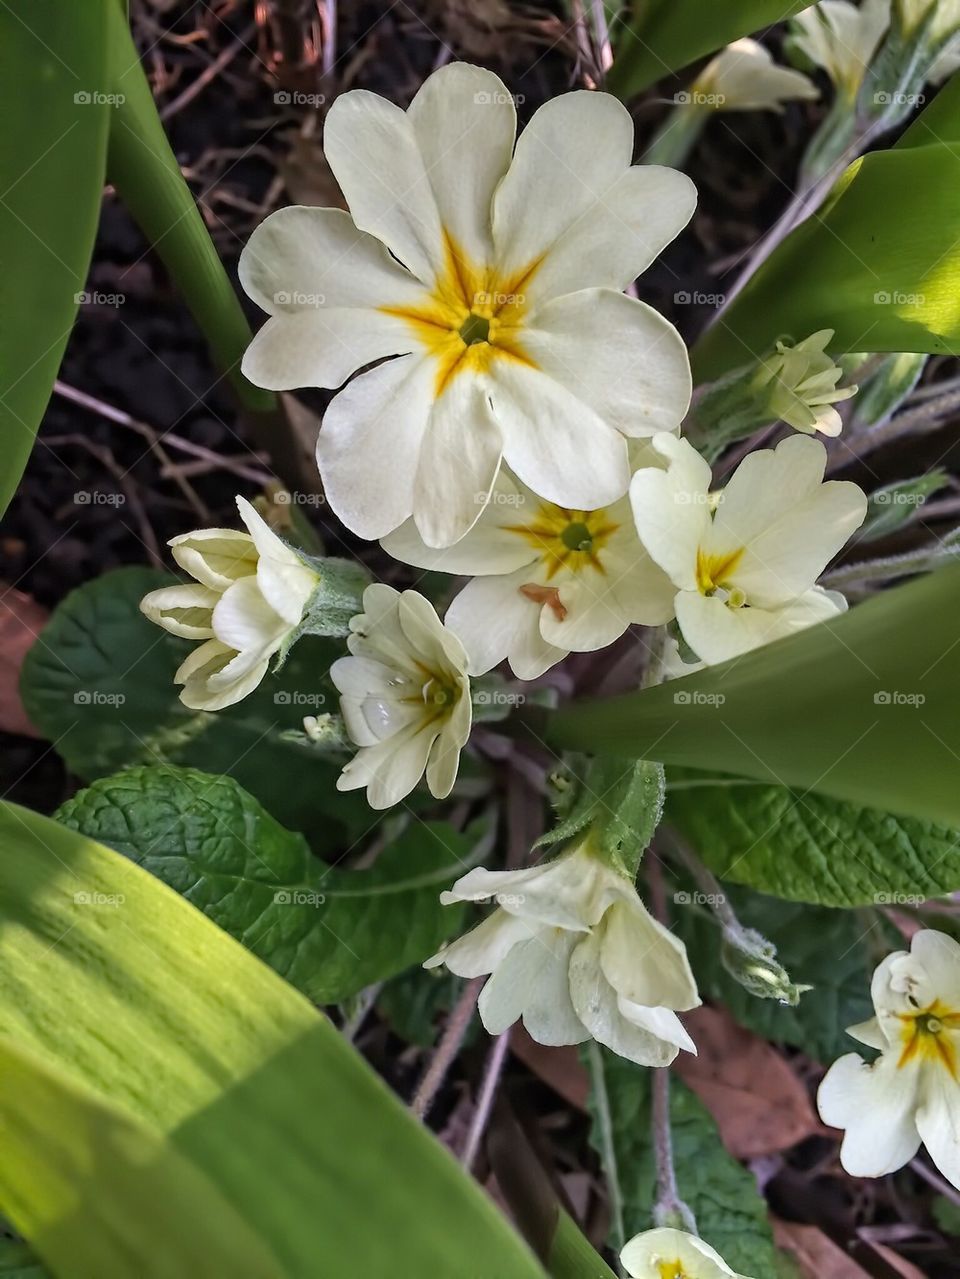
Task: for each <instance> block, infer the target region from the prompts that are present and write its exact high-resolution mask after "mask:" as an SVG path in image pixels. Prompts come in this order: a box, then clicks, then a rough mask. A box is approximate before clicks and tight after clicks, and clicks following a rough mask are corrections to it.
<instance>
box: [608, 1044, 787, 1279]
mask: <svg viewBox="0 0 960 1279" xmlns="http://www.w3.org/2000/svg"><path fill="white" fill-rule="evenodd" d="M602 1062H603V1075H604V1083H605V1085H606V1092H607V1097H608V1100H609V1105H610V1117H611V1120H612V1127H613V1139H614V1149H615V1154H616V1161H617V1171H618V1179H619V1184H620V1193H621V1196H622V1199H623V1212H624V1226H625V1233H626V1237H627V1238H628V1239H630V1238H631V1237H632V1236H633V1235H635V1234H639V1233H640V1231H643V1230H650V1229H652V1228H653V1222H652V1218H651V1214H652V1212H653V1205H654V1200H655V1198H656V1165H655V1161H654V1153H653V1146H652V1141H651V1115H650V1110H651V1106H650V1071H647V1070H642V1069H640V1068H639V1067H637V1066H636V1065H634V1064H633V1062H629V1061H627V1060H626V1059H625V1058H623V1057H617V1056H616V1055H615V1054H614V1053H611V1052H608V1051H607V1050H606V1049H604V1050H602ZM591 1111H592V1113H593V1115H594V1134H593V1137H592V1140H593V1142H594V1145H595V1146H597V1148H598V1149H601V1148H602V1146H601V1144H600V1136H599V1129H598V1119H597V1115H596V1108H595V1098H594V1097H591ZM670 1123H671V1129H672V1132H673V1153H674V1166H675V1168H676V1173H677V1185H678V1188H679V1191H680V1197H681V1198H682V1199H683V1200H684V1201H685V1202H686V1203H687V1204H688V1205H689V1207H690V1208H691V1209H692V1211H693V1214H694V1216H695V1217H696V1219H697V1229H698V1230H699V1232H700V1234H701V1236H702V1237H703V1239H705V1240H706V1242H707V1243H708V1244H710V1246H711V1247H713V1248H716V1250H717V1252H719V1253H720V1255H721V1257H723V1259H724V1261H726V1263H727V1265H729V1266H730V1267H731V1269H733V1270H735V1271H737V1272H738V1273H740V1274H744V1275H750V1276H751V1279H777V1270H776V1259H775V1257H776V1253H775V1249H774V1245H773V1237H772V1234H771V1231H770V1225H769V1222H768V1220H767V1208H766V1204H765V1203H764V1201H763V1199H762V1198H761V1197H760V1195H759V1194H758V1193H757V1185H756V1181H755V1180H754V1177H753V1175H752V1173H749V1172H748V1171H747V1170H746V1169H745V1168H744V1167H742V1166H741V1165H740V1164H739V1163H738V1162H737V1161H736V1160H735V1159H734V1158H733V1157H732V1156H731V1155H728V1154H727V1152H726V1150H724V1148H723V1144H722V1143H721V1141H720V1135H719V1133H718V1132H717V1129H716V1125H715V1124H714V1122H713V1120H712V1119H711V1118H710V1116H709V1114H708V1113H707V1111H706V1110H705V1109H704V1107H703V1106H702V1105H701V1104H700V1102H699V1101H698V1100H697V1098H696V1097H694V1095H693V1093H691V1092H690V1091H689V1089H687V1088H685V1087H684V1085H683V1084H681V1083H680V1081H679V1080H678V1079H677V1078H676V1077H675V1076H672V1077H671V1080H670Z"/></svg>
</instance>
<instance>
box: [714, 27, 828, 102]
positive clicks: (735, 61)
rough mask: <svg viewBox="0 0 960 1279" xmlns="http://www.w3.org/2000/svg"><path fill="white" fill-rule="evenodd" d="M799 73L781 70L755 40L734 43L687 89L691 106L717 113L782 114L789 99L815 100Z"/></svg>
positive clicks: (808, 81) (817, 93)
mask: <svg viewBox="0 0 960 1279" xmlns="http://www.w3.org/2000/svg"><path fill="white" fill-rule="evenodd" d="M819 96H820V91H819V89H818V88H817V86H816V85H815V84H814V83H813V81H812V80H811V79H810V78H809V77H808V76H805V75H804V74H803V72H802V71H794V70H793V69H792V68H790V67H781V66H780V65H779V64H778V63H776V62H774V60H773V58H772V57H771V55H770V52H769V50H768V49H765V48H764V47H763V45H762V44H758V43H757V41H756V40H750V39H747V38H744V39H743V40H734V42H733V44H728V45H727V47H726V48H725V49H722V50H721V51H720V53H718V54H717V56H716V57H715V58H714V59H713V61H712V62H708V63H707V65H706V66H705V67H704V68H703V70H702V71H701V72H700V74H699V75H698V76H697V78H696V80H695V81H694V82H693V85H692V86H691V89H690V97H691V98H692V100H693V102H694V104H706V105H708V106H711V107H713V108H714V109H715V110H717V111H782V110H783V103H784V102H788V101H790V100H791V99H793V98H818V97H819Z"/></svg>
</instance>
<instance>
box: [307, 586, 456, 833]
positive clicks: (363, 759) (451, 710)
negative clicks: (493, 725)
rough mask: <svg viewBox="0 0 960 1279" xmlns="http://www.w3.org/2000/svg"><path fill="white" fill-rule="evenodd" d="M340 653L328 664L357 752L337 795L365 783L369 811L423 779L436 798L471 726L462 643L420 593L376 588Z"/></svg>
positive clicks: (366, 596) (446, 786)
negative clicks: (347, 651) (343, 653)
mask: <svg viewBox="0 0 960 1279" xmlns="http://www.w3.org/2000/svg"><path fill="white" fill-rule="evenodd" d="M347 647H348V648H349V649H350V656H349V657H341V658H340V659H339V660H338V661H336V662H334V664H333V666H332V667H331V668H330V678H331V679H332V680H333V682H334V684H335V685H336V687H337V689H338V690H339V692H340V710H341V712H342V714H343V718H344V722H345V723H346V728H347V732H348V733H349V735H350V737H351V739H352V740H353V742H354V743H355V744H356V745H357V746H358V747H359V748H360V749H359V750H358V752H357V754H356V755H355V756H354V758H353V759H352V760H351V761H350V763H349V764H347V765H346V767H345V768H344V770H343V772H342V773H341V775H340V777H339V779H338V781H337V787H338V789H340V790H357V789H358V788H360V787H366V791H367V801H368V803H369V804H370V806H371V808H389V807H390V806H391V805H392V804H397V803H399V802H400V800H401V799H403V797H404V796H405V795H408V794H409V793H410V791H412V790H413V788H414V787H415V786H416V784H417V782H419V780H420V778H421V777H422V776H423V775H424V773H426V775H427V785H428V787H429V788H430V793H431V794H432V795H434V796H436V798H437V799H444V798H445V797H446V796H447V795H449V794H450V791H451V790H452V789H453V783H454V781H455V780H456V776H457V768H458V766H459V762H460V751H461V750H462V749H463V747H464V745H465V744H466V741H467V738H468V737H469V736H470V725H471V721H472V708H471V704H470V681H469V679H468V677H467V655H466V653H465V652H464V650H463V645H462V644H461V643H460V641H459V640H458V639H457V637H456V636H455V635H454V634H453V633H452V632H451V631H448V630H447V628H446V627H445V626H444V625H443V623H442V622H441V621H440V619H439V618H438V617H437V615H436V613H435V612H434V609H433V606H432V605H431V604H430V603H429V602H428V601H427V600H425V599H424V598H423V596H422V595H419V594H417V592H416V591H403V592H400V591H395V590H394V589H393V587H392V586H385V585H383V584H382V583H379V582H375V583H374V584H373V585H372V586H368V587H367V589H366V590H365V591H364V593H363V613H362V614H360V615H359V616H358V617H356V618H355V619H354V621H353V622H352V623H351V634H350V635H349V636H348V638H347Z"/></svg>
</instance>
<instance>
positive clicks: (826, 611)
mask: <svg viewBox="0 0 960 1279" xmlns="http://www.w3.org/2000/svg"><path fill="white" fill-rule="evenodd" d="M652 443H653V446H654V448H656V449H657V450H658V451H659V452H660V453H662V455H663V456H664V457H665V458H666V459H667V461H668V466H667V469H666V471H659V470H655V469H654V468H652V467H651V468H645V469H643V470H640V471H638V472H637V473H636V475H635V476H634V477H633V480H632V482H631V485H630V499H631V501H632V503H633V514H634V519H635V520H636V523H637V531H638V533H639V535H640V540H641V541H642V542H643V544H644V545H645V546H646V548H647V550H648V551H649V552H650V555H651V556H652V557H653V559H654V560H655V561H656V562H657V563H658V564H659V565H660V567H661V568H662V569H663V570H664V571H665V572H666V573H667V574H668V575H669V576H670V578H671V580H672V581H673V583H674V585H675V587H676V588H677V594H676V597H675V608H676V615H677V622H678V623H679V626H680V630H681V632H682V633H683V637H684V639H685V640H686V642H687V644H688V645H689V647H690V648H691V649H692V650H693V652H694V653H696V655H697V657H699V658H700V660H701V661H703V662H706V663H708V664H712V663H715V662H724V661H726V660H727V659H728V658H731V657H736V656H737V655H738V654H740V653H746V652H749V650H750V649H753V648H757V647H759V646H760V645H762V644H768V643H770V641H771V640H775V639H779V638H781V637H782V636H786V635H791V634H793V633H794V632H795V631H799V630H803V629H804V628H805V627H807V626H812V625H813V624H814V623H815V622H820V621H824V620H825V619H826V618H829V617H833V616H835V615H836V614H837V613H838V612H842V611H843V609H844V608H845V607H846V602H845V601H844V599H843V597H842V596H840V595H837V594H836V592H830V591H824V590H822V589H821V588H820V587H818V586H817V585H816V581H817V578H818V577H819V576H820V574H821V573H822V572H823V570H824V568H825V567H826V565H827V564H828V563H829V561H830V560H831V559H832V558H833V556H834V555H836V553H837V552H838V551H839V550H840V548H841V547H842V546H843V544H844V542H846V540H847V539H848V538H849V536H850V535H851V533H852V532H853V531H854V530H855V529H856V528H858V527H859V526H860V524H862V522H863V519H864V516H865V514H866V509H867V502H866V498H865V497H864V494H863V492H862V490H861V489H860V488H858V486H857V485H856V484H851V483H849V482H848V481H844V480H829V481H827V482H826V483H825V482H824V480H823V474H824V468H825V465H826V460H827V454H826V449H824V447H823V445H822V444H821V443H820V441H819V440H813V439H809V438H807V437H806V436H801V435H794V436H791V437H790V438H789V439H786V440H784V441H783V442H782V443H780V444H778V445H777V447H776V448H775V449H758V450H756V451H755V452H753V453H751V454H749V455H748V456H747V457H746V458H744V460H743V461H742V462H741V463H740V465H739V466H738V467H737V469H736V471H735V472H734V473H733V476H732V477H731V478H730V480H729V482H728V483H727V485H726V487H725V488H724V489H723V492H722V494H720V495H717V494H712V493H711V492H710V483H711V475H710V467H709V466H708V464H707V463H706V462H705V461H704V459H703V458H702V457H701V456H700V455H699V453H697V451H696V450H695V449H694V448H693V446H692V445H691V444H689V443H688V442H687V441H686V440H680V439H677V438H676V436H673V435H667V434H663V435H658V436H655V437H654V439H653V441H652Z"/></svg>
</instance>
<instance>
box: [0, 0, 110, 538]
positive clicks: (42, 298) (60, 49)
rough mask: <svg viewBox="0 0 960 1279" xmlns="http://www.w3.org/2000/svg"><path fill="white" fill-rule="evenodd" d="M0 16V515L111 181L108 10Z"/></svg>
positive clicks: (93, 7) (17, 3)
mask: <svg viewBox="0 0 960 1279" xmlns="http://www.w3.org/2000/svg"><path fill="white" fill-rule="evenodd" d="M108 4H113V5H114V7H116V0H85V3H83V4H63V3H59V2H58V0H9V3H6V4H3V5H2V6H0V116H2V118H3V120H4V121H5V122H6V123H5V126H4V127H3V128H2V129H0V192H2V197H0V261H2V263H3V268H2V270H0V314H2V316H3V324H2V325H0V451H2V454H3V468H2V473H0V515H2V514H3V512H4V511H5V510H6V508H7V506H8V504H9V502H10V499H11V497H12V496H13V494H14V492H15V491H16V488H17V485H18V484H19V482H20V477H21V476H22V474H23V470H24V467H25V466H26V464H27V459H28V457H29V456H30V450H31V449H32V447H33V441H34V438H35V436H36V433H37V427H38V426H39V425H40V419H41V418H42V417H43V413H44V410H45V409H46V407H47V401H48V400H49V399H50V394H51V392H52V391H53V383H54V380H55V378H56V376H57V370H58V369H59V367H60V361H61V359H62V357H63V352H64V348H65V347H66V344H67V339H68V337H69V336H70V330H71V329H72V328H73V322H74V318H75V316H76V313H77V305H78V302H79V295H80V294H81V293H82V291H83V288H84V285H85V283H86V278H87V270H88V268H89V265H90V256H91V254H92V252H93V242H94V237H95V235H96V231H97V221H98V218H99V215H100V195H101V191H102V190H103V181H104V172H105V169H106V152H107V130H108V127H109V125H108V118H109V116H110V112H111V110H112V109H113V108H112V107H111V106H110V104H109V103H108V101H107V99H106V96H105V91H106V89H107V88H108V87H109V85H108V82H107V76H106V60H107V40H106V25H105V24H106V9H107V6H108Z"/></svg>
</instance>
